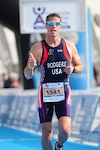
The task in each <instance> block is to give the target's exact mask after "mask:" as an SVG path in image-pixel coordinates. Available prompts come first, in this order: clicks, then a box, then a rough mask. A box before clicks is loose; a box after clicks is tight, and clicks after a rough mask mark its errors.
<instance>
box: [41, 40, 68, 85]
mask: <svg viewBox="0 0 100 150" xmlns="http://www.w3.org/2000/svg"><path fill="white" fill-rule="evenodd" d="M41 42H42V49H43V54H42V58H41V63H40V72H41V80H40V82H41V83H50V82H51V83H52V82H65V81H68V75H67V74H66V73H65V72H64V69H65V67H66V66H67V64H68V63H69V62H70V55H69V52H68V49H67V47H66V43H65V41H64V39H61V42H60V44H59V45H58V46H57V47H51V46H49V45H48V44H47V43H46V41H45V40H43V41H41Z"/></svg>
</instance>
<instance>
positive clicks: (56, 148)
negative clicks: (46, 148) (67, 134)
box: [55, 142, 63, 150]
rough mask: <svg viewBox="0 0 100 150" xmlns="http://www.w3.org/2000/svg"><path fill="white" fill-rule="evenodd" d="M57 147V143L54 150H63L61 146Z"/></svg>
mask: <svg viewBox="0 0 100 150" xmlns="http://www.w3.org/2000/svg"><path fill="white" fill-rule="evenodd" d="M57 145H58V142H56V143H55V150H63V147H62V146H60V145H59V146H58V147H57Z"/></svg>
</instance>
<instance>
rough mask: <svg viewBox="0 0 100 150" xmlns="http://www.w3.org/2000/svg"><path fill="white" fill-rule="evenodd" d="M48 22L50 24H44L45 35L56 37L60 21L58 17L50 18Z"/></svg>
mask: <svg viewBox="0 0 100 150" xmlns="http://www.w3.org/2000/svg"><path fill="white" fill-rule="evenodd" d="M49 22H50V24H49V23H46V29H47V34H48V35H49V36H53V37H55V36H58V35H59V31H60V29H61V24H59V23H60V19H59V18H58V17H50V18H49ZM53 23H54V25H53Z"/></svg>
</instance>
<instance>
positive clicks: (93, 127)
mask: <svg viewBox="0 0 100 150" xmlns="http://www.w3.org/2000/svg"><path fill="white" fill-rule="evenodd" d="M91 93H92V94H91ZM37 102H38V101H37V91H34V90H26V91H21V92H20V91H19V92H18V91H17V92H9V91H8V92H7V93H6V94H5V93H4V94H3V93H1V94H0V124H1V126H4V125H7V126H12V127H17V128H19V129H27V130H32V131H35V132H40V133H41V127H40V124H39V118H38V111H37ZM53 130H54V134H55V135H56V134H57V133H58V129H57V118H56V116H55V114H54V117H53ZM71 138H74V139H75V140H78V141H80V142H85V141H86V142H92V143H93V142H94V143H97V144H98V145H99V144H100V95H99V91H97V90H96V91H88V92H86V91H73V92H72V129H71Z"/></svg>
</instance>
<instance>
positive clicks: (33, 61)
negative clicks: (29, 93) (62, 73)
mask: <svg viewBox="0 0 100 150" xmlns="http://www.w3.org/2000/svg"><path fill="white" fill-rule="evenodd" d="M35 66H37V62H36V59H35V58H34V56H33V54H32V53H29V58H28V67H29V68H30V69H31V68H34V67H35Z"/></svg>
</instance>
